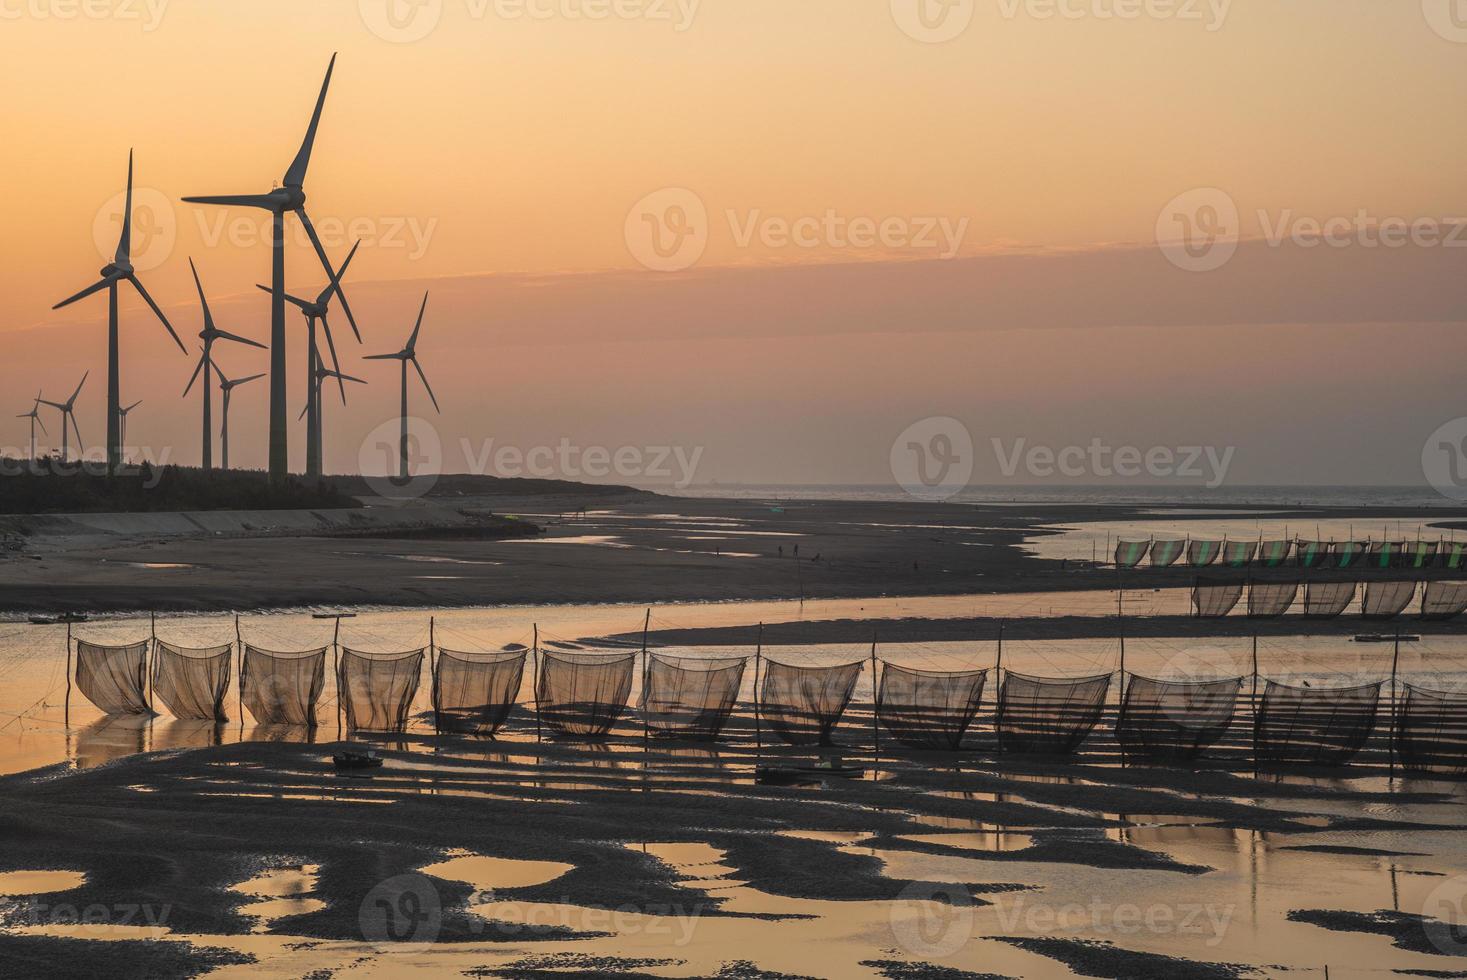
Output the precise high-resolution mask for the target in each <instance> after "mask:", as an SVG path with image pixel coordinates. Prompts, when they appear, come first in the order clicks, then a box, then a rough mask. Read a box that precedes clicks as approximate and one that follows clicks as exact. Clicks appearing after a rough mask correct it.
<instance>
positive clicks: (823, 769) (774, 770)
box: [754, 762, 866, 786]
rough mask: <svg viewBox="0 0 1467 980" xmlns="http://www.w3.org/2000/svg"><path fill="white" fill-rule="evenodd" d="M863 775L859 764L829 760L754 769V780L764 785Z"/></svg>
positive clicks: (804, 783)
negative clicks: (809, 763) (808, 764)
mask: <svg viewBox="0 0 1467 980" xmlns="http://www.w3.org/2000/svg"><path fill="white" fill-rule="evenodd" d="M864 775H866V770H865V769H862V768H861V767H860V766H846V765H842V764H840V763H839V762H829V763H816V764H815V765H812V766H759V767H758V768H756V769H755V770H754V781H755V782H757V783H762V784H764V785H765V786H809V785H813V784H815V783H819V782H821V781H822V780H825V779H829V778H831V777H835V778H837V779H860V778H861V777H862V776H864Z"/></svg>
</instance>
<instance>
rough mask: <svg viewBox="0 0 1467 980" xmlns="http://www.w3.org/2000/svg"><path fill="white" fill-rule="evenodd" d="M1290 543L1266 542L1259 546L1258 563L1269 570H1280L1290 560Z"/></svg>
mask: <svg viewBox="0 0 1467 980" xmlns="http://www.w3.org/2000/svg"><path fill="white" fill-rule="evenodd" d="M1292 544H1293V543H1292V542H1290V541H1265V542H1263V543H1262V544H1260V545H1259V546H1258V562H1259V564H1261V565H1264V566H1265V567H1267V568H1278V567H1279V566H1280V565H1282V564H1283V563H1284V562H1286V561H1288V560H1289V549H1290V548H1291V547H1292Z"/></svg>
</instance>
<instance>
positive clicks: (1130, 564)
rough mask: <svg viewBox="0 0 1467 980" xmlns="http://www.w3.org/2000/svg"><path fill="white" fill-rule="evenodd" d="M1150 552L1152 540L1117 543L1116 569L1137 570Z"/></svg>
mask: <svg viewBox="0 0 1467 980" xmlns="http://www.w3.org/2000/svg"><path fill="white" fill-rule="evenodd" d="M1150 550H1151V539H1150V538H1148V539H1146V540H1145V541H1119V542H1117V543H1116V567H1117V568H1135V567H1136V566H1137V565H1139V564H1141V561H1142V559H1144V558H1145V557H1146V553H1147V552H1148V551H1150Z"/></svg>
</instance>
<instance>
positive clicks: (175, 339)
mask: <svg viewBox="0 0 1467 980" xmlns="http://www.w3.org/2000/svg"><path fill="white" fill-rule="evenodd" d="M127 281H128V282H130V283H132V284H133V288H134V289H136V290H137V291H138V293H139V295H141V296H142V297H143V299H144V300H145V301H147V304H148V306H149V308H151V309H152V311H153V315H154V316H156V317H157V318H158V321H159V322H160V323H162V324H163V329H165V330H167V331H168V336H170V337H172V338H173V342H174V343H175V344H177V345H178V349H179V350H180V351H181V352H183V353H185V354H187V353H188V348H187V347H185V346H183V341H181V340H179V339H178V331H176V330H174V329H173V324H171V323H169V322H168V318H167V317H166V316H164V315H163V311H162V310H160V309H158V304H157V303H155V302H153V297H152V296H150V295H148V291H147V290H146V289H144V288H143V284H142V281H141V280H139V279H138V277H137V276H128V277H127ZM204 309H205V310H206V311H207V310H208V307H207V306H205V307H204Z"/></svg>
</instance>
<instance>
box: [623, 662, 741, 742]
mask: <svg viewBox="0 0 1467 980" xmlns="http://www.w3.org/2000/svg"><path fill="white" fill-rule="evenodd" d="M747 663H748V659H747V658H746V657H723V658H719V659H712V660H709V659H701V658H695V657H671V656H667V655H665V654H661V653H654V654H650V655H649V656H648V657H647V684H646V690H644V691H643V692H642V712H643V715H644V717H646V719H647V727H648V728H650V729H651V730H652V731H654V732H656V733H657V734H659V735H666V736H676V737H681V738H691V739H698V740H701V741H705V742H711V741H713V740H714V739H716V738H718V736H719V734H720V733H721V732H722V731H723V726H724V724H725V723H726V722H727V721H728V717H729V715H730V714H732V713H733V709H734V705H735V704H736V703H737V702H738V700H739V687H740V686H741V685H742V684H743V683H744V667H745V666H746V665H747Z"/></svg>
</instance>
